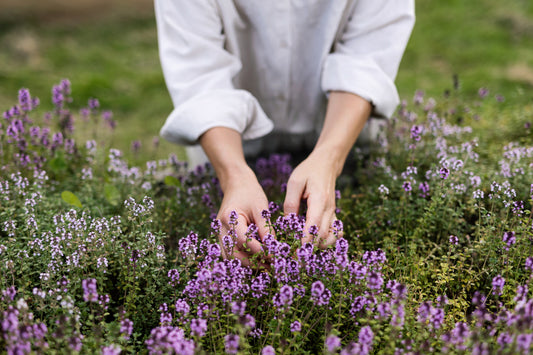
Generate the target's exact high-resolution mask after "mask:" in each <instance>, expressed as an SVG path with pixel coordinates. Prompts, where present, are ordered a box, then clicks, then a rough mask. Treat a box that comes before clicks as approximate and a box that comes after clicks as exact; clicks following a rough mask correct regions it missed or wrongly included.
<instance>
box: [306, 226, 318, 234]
mask: <svg viewBox="0 0 533 355" xmlns="http://www.w3.org/2000/svg"><path fill="white" fill-rule="evenodd" d="M308 232H309V234H311V235H312V236H313V237H316V236H317V235H318V227H317V225H316V224H313V225H312V226H310V227H309V229H308Z"/></svg>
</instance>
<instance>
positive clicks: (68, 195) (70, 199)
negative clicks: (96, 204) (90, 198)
mask: <svg viewBox="0 0 533 355" xmlns="http://www.w3.org/2000/svg"><path fill="white" fill-rule="evenodd" d="M61 198H62V199H63V201H65V202H66V203H68V204H70V205H73V206H76V207H79V208H81V207H83V206H82V205H81V202H80V199H79V198H78V196H76V195H74V194H73V193H72V192H70V191H63V192H62V193H61Z"/></svg>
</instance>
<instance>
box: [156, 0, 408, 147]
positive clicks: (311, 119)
mask: <svg viewBox="0 0 533 355" xmlns="http://www.w3.org/2000/svg"><path fill="white" fill-rule="evenodd" d="M155 10H156V19H157V29H158V40H159V51H160V60H161V64H162V68H163V73H164V76H165V81H166V84H167V87H168V90H169V92H170V96H171V98H172V101H173V103H174V107H175V108H174V110H173V111H172V113H171V114H170V116H169V117H168V118H167V120H166V122H165V124H164V126H163V128H162V129H161V135H162V136H163V137H164V138H165V139H167V140H169V141H171V142H174V143H177V144H184V145H190V144H196V143H197V141H198V139H199V137H200V136H201V135H202V134H203V133H204V132H205V131H207V130H208V129H210V128H213V127H216V126H222V127H228V128H232V129H234V130H236V131H238V132H240V133H241V135H242V137H243V139H244V140H253V139H257V138H260V137H263V136H265V135H267V134H268V133H269V132H271V131H273V132H274V133H276V132H280V133H282V134H287V133H288V134H294V135H302V134H303V135H306V134H311V133H316V132H319V131H320V129H321V127H322V122H323V120H324V114H325V108H326V103H327V93H328V92H329V91H332V90H340V91H346V92H351V93H354V94H357V95H359V96H361V97H363V98H365V99H366V100H368V101H370V102H371V103H372V105H373V115H374V116H381V117H389V116H390V115H392V113H393V112H394V110H395V108H396V106H397V105H398V103H399V98H398V93H397V90H396V87H395V84H394V79H395V77H396V73H397V70H398V66H399V64H400V60H401V57H402V55H403V52H404V50H405V47H406V45H407V41H408V38H409V36H410V33H411V30H412V27H413V24H414V1H413V0H155Z"/></svg>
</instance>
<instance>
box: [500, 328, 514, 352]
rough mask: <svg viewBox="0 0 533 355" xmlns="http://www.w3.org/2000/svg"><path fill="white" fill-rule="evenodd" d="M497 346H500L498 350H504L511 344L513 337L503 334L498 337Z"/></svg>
mask: <svg viewBox="0 0 533 355" xmlns="http://www.w3.org/2000/svg"><path fill="white" fill-rule="evenodd" d="M497 341H498V344H499V345H500V349H502V350H503V349H504V348H505V347H506V346H507V345H509V344H511V343H512V342H513V336H511V335H510V334H509V333H507V332H503V333H501V334H500V335H499V336H498V340H497Z"/></svg>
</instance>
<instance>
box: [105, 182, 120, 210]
mask: <svg viewBox="0 0 533 355" xmlns="http://www.w3.org/2000/svg"><path fill="white" fill-rule="evenodd" d="M104 197H105V199H106V200H107V202H109V203H110V204H112V205H113V206H116V205H117V204H118V203H119V202H120V192H119V191H118V189H117V188H116V187H115V185H112V184H105V185H104Z"/></svg>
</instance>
